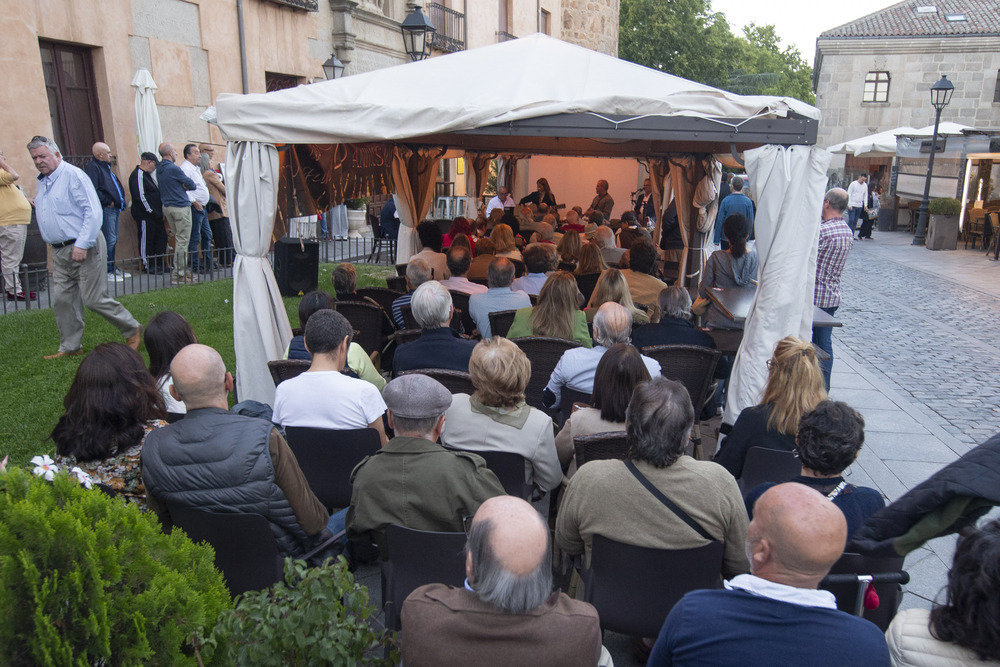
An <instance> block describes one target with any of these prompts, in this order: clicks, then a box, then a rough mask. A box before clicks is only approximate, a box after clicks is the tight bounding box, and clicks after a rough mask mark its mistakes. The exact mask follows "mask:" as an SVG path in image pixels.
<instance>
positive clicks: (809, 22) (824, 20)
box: [712, 0, 899, 65]
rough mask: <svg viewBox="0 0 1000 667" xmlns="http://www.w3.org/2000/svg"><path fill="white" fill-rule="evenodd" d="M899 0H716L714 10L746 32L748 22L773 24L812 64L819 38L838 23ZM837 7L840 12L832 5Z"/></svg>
mask: <svg viewBox="0 0 1000 667" xmlns="http://www.w3.org/2000/svg"><path fill="white" fill-rule="evenodd" d="M898 1H899V0H839V2H837V3H826V2H820V3H816V4H815V5H813V4H812V3H809V2H802V0H763V2H754V1H753V0H712V11H715V12H722V13H723V14H725V15H726V20H728V21H729V27H730V29H731V30H732V31H733V33H734V34H737V35H742V34H743V26H744V25H746V24H747V23H751V22H752V23H757V24H758V25H773V26H774V28H775V31H776V32H777V34H778V37H780V38H781V44H782V46H786V45H789V44H791V45H792V46H795V47H797V48H798V50H799V52H800V53H801V54H802V57H803V58H804V59H805V61H806V62H807V63H809V64H810V65H812V64H813V56H815V55H816V38H817V37H819V34H820V33H821V32H825V31H827V30H829V29H831V28H836V27H837V26H838V25H843V24H844V23H850V22H851V21H854V20H855V19H859V18H861V17H862V16H866V15H868V14H871V13H873V12H877V11H878V10H880V9H885V8H886V7H888V6H890V5H894V4H896V3H897V2H898ZM833 7H836V13H835V12H834V11H832V8H833Z"/></svg>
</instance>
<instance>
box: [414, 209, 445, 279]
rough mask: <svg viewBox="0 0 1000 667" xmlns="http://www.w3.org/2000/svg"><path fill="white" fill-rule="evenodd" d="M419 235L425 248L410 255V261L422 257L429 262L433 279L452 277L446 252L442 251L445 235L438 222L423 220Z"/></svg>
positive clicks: (419, 226) (418, 230) (418, 231)
mask: <svg viewBox="0 0 1000 667" xmlns="http://www.w3.org/2000/svg"><path fill="white" fill-rule="evenodd" d="M417 236H418V237H419V238H420V245H421V246H423V249H422V250H421V251H420V252H418V253H417V254H415V255H413V256H412V257H410V261H411V262H412V261H413V260H414V259H422V260H424V261H425V262H427V265H428V266H429V267H430V268H431V279H433V280H447V279H448V278H451V273H449V272H448V262H447V260H446V259H445V256H444V253H443V252H441V248H442V247H443V243H444V236H443V235H442V234H441V228H440V227H438V226H437V223H436V222H430V221H425V222H421V223H420V224H419V225H417ZM414 287H416V286H414Z"/></svg>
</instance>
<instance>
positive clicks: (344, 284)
mask: <svg viewBox="0 0 1000 667" xmlns="http://www.w3.org/2000/svg"><path fill="white" fill-rule="evenodd" d="M330 280H331V281H332V282H333V291H334V292H335V293H336V294H337V301H367V302H369V303H371V300H370V299H368V298H366V297H363V296H358V291H357V290H358V271H357V269H355V268H354V265H353V264H349V263H347V262H341V263H340V264H338V265H337V268H335V269H334V270H333V275H332V276H330Z"/></svg>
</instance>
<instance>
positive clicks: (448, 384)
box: [399, 368, 476, 396]
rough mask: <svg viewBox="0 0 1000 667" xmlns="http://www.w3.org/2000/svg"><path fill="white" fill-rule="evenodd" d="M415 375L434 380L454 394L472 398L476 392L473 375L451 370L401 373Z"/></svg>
mask: <svg viewBox="0 0 1000 667" xmlns="http://www.w3.org/2000/svg"><path fill="white" fill-rule="evenodd" d="M414 373H419V374H420V375H426V376H428V377H432V378H434V379H435V380H437V381H438V382H440V383H441V384H443V385H444V387H445V389H447V390H448V391H450V392H451V393H453V394H468V395H469V396H472V393H473V392H474V391H475V390H476V388H475V387H474V386H472V376H471V375H469V374H468V373H463V372H462V371H455V370H451V369H449V368H415V369H413V370H409V371H400V372H399V375H412V374H414Z"/></svg>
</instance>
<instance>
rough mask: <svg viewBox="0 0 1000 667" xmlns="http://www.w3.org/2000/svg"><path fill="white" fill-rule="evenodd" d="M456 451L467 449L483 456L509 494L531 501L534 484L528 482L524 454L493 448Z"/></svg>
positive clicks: (471, 452) (487, 465)
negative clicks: (493, 449)
mask: <svg viewBox="0 0 1000 667" xmlns="http://www.w3.org/2000/svg"><path fill="white" fill-rule="evenodd" d="M456 451H466V452H469V453H470V454H476V455H477V456H481V457H483V460H484V461H486V467H487V468H489V469H490V470H491V471H492V472H493V474H494V475H496V476H497V479H499V480H500V484H501V485H503V490H504V491H506V492H507V495H508V496H517V497H518V498H523V499H525V500H527V501H528V502H531V495H532V492H533V491H534V485H532V484H528V483H527V481H525V478H526V477H527V473H526V471H525V464H524V457H523V456H521V455H520V454H515V453H514V452H497V451H491V450H481V451H477V450H473V449H464V450H456Z"/></svg>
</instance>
